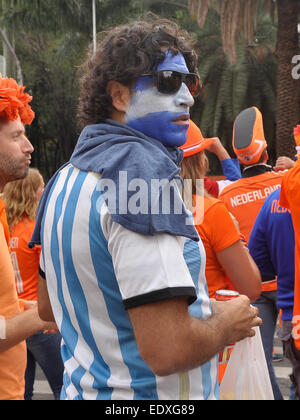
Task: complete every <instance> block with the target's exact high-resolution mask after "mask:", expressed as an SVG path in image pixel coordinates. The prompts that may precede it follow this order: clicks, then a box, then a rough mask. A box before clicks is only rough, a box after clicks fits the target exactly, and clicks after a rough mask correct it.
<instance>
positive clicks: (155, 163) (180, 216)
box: [29, 120, 199, 248]
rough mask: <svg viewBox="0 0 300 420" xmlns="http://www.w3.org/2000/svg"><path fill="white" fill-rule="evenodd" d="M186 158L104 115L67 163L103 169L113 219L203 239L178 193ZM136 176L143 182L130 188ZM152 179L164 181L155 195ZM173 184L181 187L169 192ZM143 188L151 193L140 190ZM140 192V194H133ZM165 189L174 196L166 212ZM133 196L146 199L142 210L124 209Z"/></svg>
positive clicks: (149, 231)
mask: <svg viewBox="0 0 300 420" xmlns="http://www.w3.org/2000/svg"><path fill="white" fill-rule="evenodd" d="M182 159H183V152H182V151H181V150H179V149H177V148H167V147H165V146H164V145H163V144H162V143H160V142H159V141H158V140H155V139H152V138H150V137H147V136H146V135H144V134H143V133H141V132H139V131H136V130H134V129H132V128H130V127H128V126H126V125H123V124H121V123H118V122H116V121H112V120H106V121H104V122H103V123H101V124H96V125H90V126H87V127H86V128H85V129H84V130H83V132H82V133H81V135H80V137H79V140H78V143H77V145H76V147H75V150H74V153H73V155H72V157H71V160H70V162H69V163H71V164H72V165H73V166H74V167H76V168H78V169H80V170H81V171H85V172H95V173H98V174H101V179H100V181H99V188H100V190H101V191H103V193H104V199H105V202H106V205H107V206H108V209H109V211H110V214H111V217H112V219H113V221H114V222H116V223H119V224H120V225H122V226H123V227H124V228H126V229H128V230H131V231H134V232H137V233H141V234H144V235H154V234H155V233H162V232H165V233H169V234H171V235H175V236H183V237H186V238H190V239H192V240H194V241H199V236H198V234H197V231H196V229H195V227H194V225H193V224H192V223H191V218H192V215H191V213H190V212H188V211H187V210H186V208H185V206H184V204H183V202H182V199H181V196H180V190H179V184H180V185H181V181H182V180H181V178H180V176H179V172H180V168H179V165H180V163H181V161H182ZM69 163H68V164H69ZM65 166H66V165H64V167H65ZM61 169H62V168H60V170H59V171H58V172H57V173H56V174H55V175H54V176H53V177H52V179H51V180H50V181H49V183H48V184H47V186H46V189H45V192H44V194H43V196H42V199H41V201H40V205H39V209H38V214H37V218H36V227H35V231H34V233H33V236H32V239H31V242H30V244H29V247H30V248H32V247H34V246H35V245H39V244H40V243H41V238H40V229H41V222H42V219H43V214H44V210H45V205H46V202H47V197H48V195H49V192H50V191H51V188H52V185H53V184H54V182H55V179H56V177H57V174H58V173H59V172H60V171H61ZM120 174H121V175H123V178H122V177H120ZM124 176H125V178H124ZM124 179H125V180H126V185H125V184H124ZM133 180H134V182H135V184H134V185H137V186H138V185H141V188H140V189H139V190H137V188H136V187H135V188H132V189H134V191H128V185H129V184H130V182H131V181H133ZM136 180H138V181H137V182H136ZM153 180H156V183H155V185H157V183H158V182H159V181H162V180H164V182H162V183H161V186H160V188H159V194H156V196H151V195H153V194H151V192H153ZM109 181H113V183H114V185H115V187H116V188H115V189H114V188H106V187H107V185H109ZM174 183H176V185H177V188H176V187H175V188H174V189H173V187H171V192H170V190H169V189H170V184H171V186H172V185H173V186H174ZM124 187H125V188H124ZM156 191H157V190H156ZM143 192H144V193H145V194H147V197H146V196H145V195H142V193H143ZM138 193H140V197H137V196H136V197H135V195H136V194H138ZM166 194H169V195H168V196H169V197H170V200H169V205H170V207H169V209H167V210H169V211H165V209H164V206H163V202H164V201H163V198H164V199H165V198H166ZM138 198H140V200H139V199H138ZM130 199H132V200H134V202H137V204H136V206H138V201H140V205H141V202H143V205H142V206H141V208H143V210H142V211H141V212H139V213H138V214H132V213H131V212H130V211H126V210H127V209H128V208H129V209H130V205H129V203H130ZM145 205H146V207H147V208H145ZM153 205H154V208H155V209H156V210H155V211H153ZM124 210H125V211H124ZM151 210H152V211H151ZM179 210H180V211H179ZM165 213H167V214H165ZM188 220H189V222H187V221H188Z"/></svg>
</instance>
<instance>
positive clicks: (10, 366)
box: [0, 218, 27, 400]
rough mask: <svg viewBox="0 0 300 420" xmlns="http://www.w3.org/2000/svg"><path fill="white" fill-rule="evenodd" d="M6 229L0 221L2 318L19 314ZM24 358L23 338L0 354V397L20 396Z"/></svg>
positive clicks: (23, 383) (22, 396)
mask: <svg viewBox="0 0 300 420" xmlns="http://www.w3.org/2000/svg"><path fill="white" fill-rule="evenodd" d="M2 220H3V218H2ZM7 229H8V227H7V224H6V225H5V226H3V225H2V223H0V316H2V317H4V318H5V319H9V318H13V317H15V316H16V315H18V314H20V307H19V302H18V296H17V293H16V287H15V276H14V271H13V268H12V264H11V260H10V256H9V250H8V246H7V242H6V241H7V238H6V235H5V232H7V231H8V230H7ZM26 361H27V355H26V343H25V341H23V342H21V343H19V344H17V345H16V346H14V347H12V348H10V349H9V350H7V351H5V352H3V353H0V400H23V399H24V389H25V381H24V375H25V369H26Z"/></svg>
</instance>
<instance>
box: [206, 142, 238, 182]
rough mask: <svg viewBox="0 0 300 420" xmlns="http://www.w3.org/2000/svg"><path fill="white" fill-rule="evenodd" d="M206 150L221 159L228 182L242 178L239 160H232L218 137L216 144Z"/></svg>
mask: <svg viewBox="0 0 300 420" xmlns="http://www.w3.org/2000/svg"><path fill="white" fill-rule="evenodd" d="M206 150H207V151H209V152H211V153H213V154H215V155H216V156H217V158H218V159H219V161H220V163H221V165H222V169H223V173H224V175H225V177H226V180H227V182H228V181H236V180H238V179H240V178H241V177H242V175H241V167H240V164H239V162H238V160H237V159H232V158H231V156H230V155H229V153H228V152H227V150H226V149H225V147H224V146H223V144H222V143H221V140H220V139H219V138H218V137H215V142H214V143H213V144H211V145H210V146H209V147H208V148H207V149H206ZM221 185H222V184H221Z"/></svg>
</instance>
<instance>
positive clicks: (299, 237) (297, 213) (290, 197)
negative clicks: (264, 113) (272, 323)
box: [280, 157, 300, 350]
mask: <svg viewBox="0 0 300 420" xmlns="http://www.w3.org/2000/svg"><path fill="white" fill-rule="evenodd" d="M280 205H281V206H282V207H285V208H288V209H289V210H290V211H291V214H292V219H293V225H294V231H295V295H294V319H293V324H294V339H295V344H296V347H297V349H298V350H300V157H299V158H298V161H297V162H296V164H295V166H294V168H293V169H290V170H289V171H288V172H287V173H286V175H285V176H284V178H283V181H282V187H281V193H280Z"/></svg>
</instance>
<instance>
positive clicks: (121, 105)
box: [106, 80, 130, 112]
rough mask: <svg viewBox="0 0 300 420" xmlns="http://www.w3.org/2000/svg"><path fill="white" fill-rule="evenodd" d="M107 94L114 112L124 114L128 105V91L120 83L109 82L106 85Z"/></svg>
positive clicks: (127, 88)
mask: <svg viewBox="0 0 300 420" xmlns="http://www.w3.org/2000/svg"><path fill="white" fill-rule="evenodd" d="M106 91H107V93H108V94H109V95H110V96H111V98H112V104H113V107H114V108H115V109H116V111H119V112H126V110H127V108H128V105H129V103H130V89H129V87H127V86H124V85H122V83H119V82H116V81H114V80H111V81H110V82H108V84H107V88H106Z"/></svg>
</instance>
